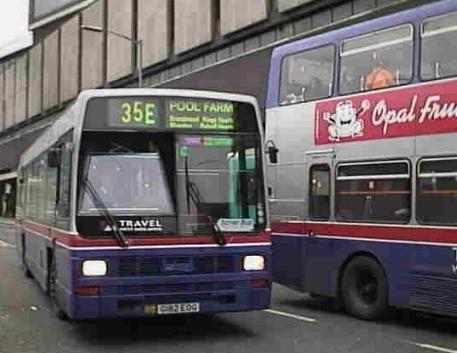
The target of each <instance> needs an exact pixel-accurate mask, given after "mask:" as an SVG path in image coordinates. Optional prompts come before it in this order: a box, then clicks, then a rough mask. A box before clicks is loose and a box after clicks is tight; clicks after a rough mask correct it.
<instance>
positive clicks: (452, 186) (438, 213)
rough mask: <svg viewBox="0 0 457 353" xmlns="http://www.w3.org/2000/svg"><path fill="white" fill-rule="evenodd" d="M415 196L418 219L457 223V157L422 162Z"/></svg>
mask: <svg viewBox="0 0 457 353" xmlns="http://www.w3.org/2000/svg"><path fill="white" fill-rule="evenodd" d="M416 200H417V211H416V214H417V219H418V220H419V222H421V223H425V224H442V225H455V224H457V213H456V212H455V210H456V209H457V158H441V159H423V160H422V161H420V162H419V165H418V183H417V198H416Z"/></svg>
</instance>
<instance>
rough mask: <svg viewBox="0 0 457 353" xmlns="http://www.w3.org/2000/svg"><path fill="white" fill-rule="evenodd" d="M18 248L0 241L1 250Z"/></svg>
mask: <svg viewBox="0 0 457 353" xmlns="http://www.w3.org/2000/svg"><path fill="white" fill-rule="evenodd" d="M15 247H16V246H14V245H11V244H8V243H5V242H4V241H1V240H0V248H15Z"/></svg>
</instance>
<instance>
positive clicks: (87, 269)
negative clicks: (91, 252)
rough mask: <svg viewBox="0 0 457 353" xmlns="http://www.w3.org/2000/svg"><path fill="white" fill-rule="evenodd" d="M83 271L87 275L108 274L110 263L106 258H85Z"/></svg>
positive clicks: (99, 275) (98, 275)
mask: <svg viewBox="0 0 457 353" xmlns="http://www.w3.org/2000/svg"><path fill="white" fill-rule="evenodd" d="M82 273H83V276H85V277H95V276H97V277H101V276H106V274H107V273H108V264H107V263H106V261H104V260H84V261H83V267H82Z"/></svg>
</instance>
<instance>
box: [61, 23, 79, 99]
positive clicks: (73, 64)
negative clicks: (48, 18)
mask: <svg viewBox="0 0 457 353" xmlns="http://www.w3.org/2000/svg"><path fill="white" fill-rule="evenodd" d="M79 32H80V17H79V16H74V17H73V18H72V19H70V20H69V21H68V22H66V23H65V24H64V25H63V26H62V29H61V33H60V47H61V51H60V65H61V70H60V72H61V74H60V85H59V86H60V101H61V102H65V101H67V100H69V99H72V98H74V97H76V95H77V94H78V92H79V85H80V75H79V71H80V70H79V64H80V59H81V53H80V46H79Z"/></svg>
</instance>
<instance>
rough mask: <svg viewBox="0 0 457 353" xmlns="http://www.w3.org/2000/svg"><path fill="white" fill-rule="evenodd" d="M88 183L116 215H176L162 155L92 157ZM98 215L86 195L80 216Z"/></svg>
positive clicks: (85, 194) (89, 160) (88, 165)
mask: <svg viewBox="0 0 457 353" xmlns="http://www.w3.org/2000/svg"><path fill="white" fill-rule="evenodd" d="M87 168H88V169H87V176H86V177H87V180H89V181H90V183H91V184H92V185H93V186H94V188H95V190H96V191H97V192H98V194H99V195H100V197H101V198H102V199H103V202H104V203H105V205H106V207H107V209H108V210H109V211H110V212H112V213H123V214H133V215H134V214H138V213H148V214H172V213H173V206H172V202H171V197H170V191H169V189H168V187H167V183H166V177H165V174H164V168H163V164H162V161H161V159H160V157H159V154H158V153H144V154H133V155H132V154H106V155H103V154H102V155H97V154H95V155H90V156H89V158H88V163H87ZM94 212H95V213H98V209H97V207H96V206H94V204H93V201H92V198H91V197H90V195H88V194H87V193H84V198H83V201H82V206H81V209H80V214H81V215H82V214H90V213H94Z"/></svg>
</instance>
